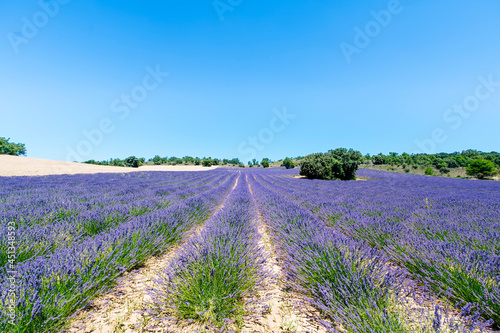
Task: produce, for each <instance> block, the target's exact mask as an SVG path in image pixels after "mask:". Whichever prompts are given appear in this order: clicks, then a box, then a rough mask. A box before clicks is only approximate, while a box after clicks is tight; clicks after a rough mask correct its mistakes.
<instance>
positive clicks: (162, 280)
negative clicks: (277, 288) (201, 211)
mask: <svg viewBox="0 0 500 333" xmlns="http://www.w3.org/2000/svg"><path fill="white" fill-rule="evenodd" d="M256 223H257V213H256V209H255V205H254V202H253V201H252V198H251V195H250V191H249V188H248V183H247V181H246V179H245V176H241V177H240V179H239V181H238V184H237V186H236V187H235V189H234V191H233V192H232V193H231V195H230V196H229V197H228V198H227V200H226V201H225V202H224V207H223V208H222V209H221V210H220V211H219V212H218V213H216V214H215V215H214V216H213V217H212V218H211V219H210V220H209V221H208V222H207V223H206V225H205V226H204V228H203V229H202V230H201V232H200V234H198V235H197V236H195V237H193V238H191V239H190V240H189V241H188V243H187V244H186V245H185V246H184V247H183V248H182V251H181V252H180V254H179V255H178V256H177V257H176V258H175V260H173V261H172V262H170V264H169V265H168V266H167V267H165V269H164V270H162V271H161V272H159V275H158V279H157V280H156V283H155V286H154V288H153V289H152V296H153V303H152V307H151V311H152V313H154V314H155V316H161V317H163V318H167V319H169V320H168V321H169V322H171V323H173V322H177V321H179V320H180V321H182V320H189V321H195V322H197V323H198V324H200V323H201V324H203V325H204V326H207V325H208V326H211V327H212V328H213V329H215V330H217V331H222V330H227V329H230V328H231V327H232V328H237V327H240V328H241V326H242V325H243V318H244V316H245V313H247V310H248V306H249V303H251V300H256V298H255V297H251V295H253V294H254V293H255V292H256V290H257V289H258V287H259V285H261V284H262V281H263V279H264V278H265V276H267V272H265V271H263V268H262V266H263V262H264V260H265V258H264V256H263V253H262V250H261V249H260V248H259V246H258V239H259V234H258V229H257V225H256ZM245 299H246V301H244V300H245Z"/></svg>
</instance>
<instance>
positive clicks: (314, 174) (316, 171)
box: [300, 153, 332, 180]
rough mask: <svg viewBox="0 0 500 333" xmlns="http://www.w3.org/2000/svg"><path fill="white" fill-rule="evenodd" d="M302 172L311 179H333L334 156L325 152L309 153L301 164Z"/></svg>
mask: <svg viewBox="0 0 500 333" xmlns="http://www.w3.org/2000/svg"><path fill="white" fill-rule="evenodd" d="M300 174H301V175H302V176H306V177H307V178H309V179H326V180H328V179H332V157H331V156H330V155H328V154H323V153H316V154H311V155H307V156H306V157H304V159H303V160H302V162H301V164H300Z"/></svg>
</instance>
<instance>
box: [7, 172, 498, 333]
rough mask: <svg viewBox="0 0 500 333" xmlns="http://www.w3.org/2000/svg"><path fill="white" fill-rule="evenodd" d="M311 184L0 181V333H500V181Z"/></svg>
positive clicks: (118, 177)
mask: <svg viewBox="0 0 500 333" xmlns="http://www.w3.org/2000/svg"><path fill="white" fill-rule="evenodd" d="M106 168H107V167H106ZM144 170H146V169H144ZM297 174H298V169H292V170H285V169H284V168H271V169H263V168H245V169H243V168H218V169H214V170H209V171H208V172H183V171H181V172H134V173H108V174H82V175H52V176H44V177H29V178H27V177H0V221H2V224H1V225H0V235H1V237H0V240H1V243H0V248H1V251H0V267H2V270H0V285H1V290H2V294H1V298H0V330H1V331H2V332H37V333H42V332H60V331H62V332H91V331H94V332H149V331H162V330H165V331H166V328H167V327H168V331H169V332H194V331H205V332H226V331H231V330H233V331H240V332H305V331H308V332H329V331H334V328H335V329H336V330H338V331H339V332H394V333H396V332H398V333H399V332H408V333H409V332H421V333H424V332H479V329H480V326H481V325H482V326H485V327H486V326H487V328H485V331H494V330H495V329H497V328H498V325H499V324H500V280H499V277H500V275H499V270H498V269H499V255H500V183H498V182H488V181H476V180H466V179H448V178H441V177H423V176H418V175H411V174H404V173H396V172H383V171H378V170H369V169H361V170H360V171H359V173H358V176H359V177H360V178H363V179H367V181H348V182H342V181H320V180H308V179H303V178H296V177H293V176H296V175H297ZM12 249H15V250H14V251H13V250H12Z"/></svg>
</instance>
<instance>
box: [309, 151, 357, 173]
mask: <svg viewBox="0 0 500 333" xmlns="http://www.w3.org/2000/svg"><path fill="white" fill-rule="evenodd" d="M362 157H363V156H362V155H361V153H360V152H359V151H355V150H353V149H350V150H347V149H345V148H339V149H335V150H329V151H328V153H326V154H322V153H317V154H311V155H308V156H306V157H305V158H304V159H303V161H302V163H301V167H300V174H301V175H303V176H306V177H307V178H310V179H341V180H353V179H356V171H357V170H358V168H359V164H360V163H361V161H362Z"/></svg>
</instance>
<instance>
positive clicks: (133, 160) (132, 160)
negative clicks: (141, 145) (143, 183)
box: [123, 156, 139, 168]
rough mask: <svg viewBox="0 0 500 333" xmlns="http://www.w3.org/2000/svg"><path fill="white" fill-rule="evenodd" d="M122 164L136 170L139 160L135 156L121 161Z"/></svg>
mask: <svg viewBox="0 0 500 333" xmlns="http://www.w3.org/2000/svg"><path fill="white" fill-rule="evenodd" d="M123 164H125V166H128V167H132V168H138V167H139V159H138V158H137V157H135V156H129V157H127V158H126V159H125V161H123Z"/></svg>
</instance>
